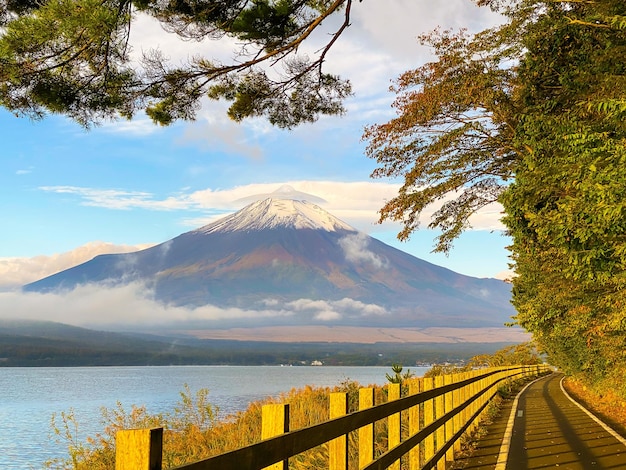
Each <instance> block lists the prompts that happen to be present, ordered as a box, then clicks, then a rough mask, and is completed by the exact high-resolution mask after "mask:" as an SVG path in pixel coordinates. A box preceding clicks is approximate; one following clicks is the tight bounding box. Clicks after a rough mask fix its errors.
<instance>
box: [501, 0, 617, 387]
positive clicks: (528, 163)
mask: <svg viewBox="0 0 626 470" xmlns="http://www.w3.org/2000/svg"><path fill="white" fill-rule="evenodd" d="M548 6H549V8H547V9H546V12H545V14H544V15H543V16H542V18H541V19H540V20H538V21H537V22H536V24H535V25H534V28H533V29H532V30H530V31H529V33H528V34H527V35H526V37H525V42H524V44H525V47H526V49H527V51H528V52H527V54H526V56H525V57H524V59H523V60H522V61H521V63H520V65H519V72H518V74H519V85H518V90H519V94H520V99H521V100H522V102H523V103H524V114H523V116H521V119H520V125H519V126H518V129H517V133H516V137H515V139H516V141H517V142H518V147H520V149H522V150H521V151H520V159H519V163H518V165H517V167H516V178H515V183H514V184H512V185H511V186H510V187H509V188H508V189H507V191H506V192H505V193H504V194H503V196H502V198H501V200H502V202H503V203H504V207H505V209H506V213H507V217H506V218H505V222H506V224H507V225H508V227H509V228H510V232H511V235H512V236H513V246H512V251H513V254H514V260H515V264H516V270H517V273H518V277H517V278H516V279H514V281H513V284H514V304H515V306H516V308H517V310H518V316H517V320H518V322H519V323H520V324H521V325H522V326H524V327H525V328H526V329H528V330H529V331H531V332H533V334H534V335H535V338H536V340H537V341H538V343H539V344H540V345H541V347H543V348H544V349H545V350H546V351H547V352H548V353H549V354H550V356H551V358H553V361H555V362H556V363H557V364H558V365H560V366H561V367H563V368H564V369H565V370H567V371H568V372H572V373H578V374H580V373H582V374H585V375H586V376H587V378H588V380H589V381H590V382H598V381H601V380H604V379H606V378H607V377H610V381H611V382H612V383H614V384H621V385H620V386H624V380H623V373H624V367H625V365H626V357H625V356H624V353H623V351H624V347H625V346H626V343H625V342H624V338H625V335H624V333H626V312H625V311H624V299H623V294H622V291H623V287H624V277H625V274H626V273H625V267H626V264H625V262H626V259H625V257H624V254H625V253H626V246H624V241H625V240H624V234H625V233H626V223H625V222H624V221H625V220H626V219H625V218H624V216H625V215H626V212H625V210H626V199H625V195H624V187H625V186H624V185H625V184H626V180H625V179H624V175H623V171H622V167H623V163H624V157H626V153H625V146H624V143H625V138H626V132H625V131H626V128H625V127H624V109H625V105H626V102H625V101H624V91H625V90H626V68H625V67H624V61H623V60H621V59H619V60H616V57H621V58H624V57H626V34H625V30H624V27H623V23H622V22H620V21H618V18H622V19H623V18H624V15H625V14H626V5H624V3H623V2H617V1H604V2H584V3H583V2H580V3H567V4H566V5H565V6H564V5H562V4H557V3H554V4H550V5H548ZM613 374H615V375H613ZM614 377H621V379H620V380H618V381H614V380H613V378H614ZM624 391H626V390H624Z"/></svg>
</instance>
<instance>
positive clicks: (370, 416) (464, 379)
mask: <svg viewBox="0 0 626 470" xmlns="http://www.w3.org/2000/svg"><path fill="white" fill-rule="evenodd" d="M549 371H550V369H549V368H548V366H545V365H536V366H515V367H499V368H491V369H480V370H475V371H471V372H464V373H458V374H451V375H445V376H438V377H435V378H434V379H433V378H420V379H411V380H408V381H407V382H408V389H409V393H408V396H405V397H400V385H399V384H389V385H388V396H387V399H388V401H387V402H386V403H382V404H379V405H374V390H373V389H372V388H363V389H360V390H359V411H356V412H353V413H349V414H348V413H347V410H348V406H347V403H348V396H347V393H343V392H341V393H331V394H330V410H329V418H330V419H329V420H328V421H325V422H323V423H320V424H316V425H314V426H310V427H307V428H303V429H298V430H294V431H289V405H288V404H272V405H266V406H265V407H264V409H263V419H262V438H263V440H262V441H260V442H258V443H256V444H253V445H250V446H247V447H244V448H241V449H237V450H233V451H231V452H226V453H224V454H221V455H217V456H214V457H211V458H208V459H205V460H202V461H199V462H196V463H192V464H187V465H183V466H180V467H177V469H179V470H216V469H218V470H261V469H271V470H286V469H287V462H288V459H289V458H290V457H293V456H295V455H298V454H300V453H302V452H305V451H307V450H309V449H312V448H314V447H317V446H319V445H322V444H326V443H328V455H329V458H328V469H329V470H346V469H347V468H348V440H347V435H348V433H350V432H353V431H356V432H357V433H358V446H359V449H358V468H359V469H362V470H374V469H386V468H389V469H392V470H398V469H399V468H400V458H404V459H406V461H407V462H408V464H407V466H408V468H409V469H410V470H418V469H419V470H428V469H435V468H436V469H438V470H440V469H441V470H443V469H445V466H446V462H450V461H452V460H453V458H454V453H455V452H456V451H458V450H459V448H460V438H461V436H462V435H463V434H464V433H465V432H467V431H468V430H469V431H471V430H473V429H474V428H475V427H476V426H477V425H478V422H479V419H480V417H481V414H482V413H483V411H484V410H485V408H486V407H487V405H488V404H489V402H490V400H491V399H492V398H493V397H494V396H495V395H496V393H497V391H498V388H499V387H500V386H501V385H502V384H503V382H505V381H511V380H516V379H521V378H531V377H535V376H539V375H542V374H544V373H547V372H549ZM402 412H405V413H406V415H407V416H408V429H409V431H408V436H407V437H406V438H405V439H404V440H402V441H401V429H400V427H401V419H400V416H401V413H402ZM383 419H386V420H387V429H388V435H387V441H388V447H389V448H388V450H387V451H386V452H385V453H383V454H382V455H379V456H378V457H376V458H375V456H374V423H376V422H377V421H380V420H383ZM162 436H163V431H162V429H160V428H157V429H138V430H123V431H119V432H118V434H117V437H116V467H115V468H116V470H161V455H162V444H161V443H162Z"/></svg>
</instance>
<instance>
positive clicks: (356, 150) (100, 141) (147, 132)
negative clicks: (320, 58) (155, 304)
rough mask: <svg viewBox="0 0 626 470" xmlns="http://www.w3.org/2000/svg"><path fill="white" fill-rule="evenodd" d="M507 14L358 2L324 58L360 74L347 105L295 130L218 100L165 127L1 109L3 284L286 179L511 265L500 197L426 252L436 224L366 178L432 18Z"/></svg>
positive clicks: (463, 3) (341, 206)
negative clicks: (391, 214) (410, 212)
mask: <svg viewBox="0 0 626 470" xmlns="http://www.w3.org/2000/svg"><path fill="white" fill-rule="evenodd" d="M497 20H498V18H497V17H496V16H495V15H493V14H492V13H491V12H489V11H488V10H485V9H478V8H476V7H474V6H473V4H472V3H471V2H470V1H469V0H451V1H448V2H430V1H426V0H423V1H415V0H397V1H394V2H379V3H374V2H363V3H359V4H355V6H354V15H353V21H352V26H351V27H350V28H349V30H348V33H347V34H346V35H345V36H344V37H342V38H341V39H340V41H339V42H338V44H337V47H336V48H335V49H333V52H332V53H331V57H329V60H328V66H329V69H330V70H331V71H337V72H338V73H341V74H342V75H343V76H346V77H348V78H350V79H351V81H352V83H353V87H354V91H355V96H354V97H353V98H352V99H350V100H349V101H348V102H347V107H348V113H347V115H346V116H344V117H332V118H322V119H320V120H319V121H318V122H317V123H314V124H310V125H305V126H302V127H299V128H297V129H295V130H294V131H283V130H279V129H276V128H272V127H271V126H269V125H268V124H267V123H266V122H264V121H263V120H261V119H254V120H251V121H247V122H244V123H242V124H236V123H233V122H230V121H229V120H228V119H227V118H226V116H225V107H224V105H223V104H221V103H214V102H207V103H205V105H204V106H203V108H202V109H201V111H200V112H199V114H198V119H197V120H196V121H195V122H190V123H189V122H186V123H176V124H174V125H172V126H170V127H167V128H163V127H156V126H154V125H152V124H151V123H150V122H149V121H148V120H147V119H146V118H145V117H143V116H138V117H137V118H136V119H135V120H133V121H132V122H127V121H122V122H117V123H103V125H101V126H99V127H96V128H93V129H91V130H89V131H87V130H84V129H83V128H81V127H80V126H78V125H77V124H75V123H73V122H71V121H69V120H67V119H65V118H64V117H61V116H49V117H47V118H45V119H44V120H42V121H37V122H32V121H30V120H28V119H25V118H16V117H15V116H13V115H12V114H10V113H8V112H6V111H4V110H0V126H1V127H0V128H1V129H2V135H3V137H4V138H3V145H2V147H1V148H0V165H1V167H0V191H1V197H0V213H1V214H2V219H3V221H4V223H3V224H2V230H1V231H0V233H1V235H0V291H3V290H4V291H8V290H12V289H15V288H17V287H19V286H20V285H22V284H24V283H27V282H31V281H34V280H36V279H38V278H40V277H43V276H46V275H48V274H51V273H53V272H56V271H59V270H62V269H66V268H68V267H70V266H72V265H74V264H78V263H80V262H83V261H86V260H87V259H90V258H91V257H93V256H95V255H96V254H99V253H101V252H115V251H132V250H136V249H137V248H140V247H145V246H146V245H147V244H153V243H159V242H162V241H165V240H168V239H170V238H173V237H175V236H177V235H179V234H180V233H183V232H185V231H188V230H192V229H194V228H197V227H199V226H201V225H203V224H205V223H208V222H210V221H212V220H215V218H217V217H219V216H222V215H224V214H227V213H230V212H232V211H234V210H237V209H239V208H241V207H240V206H237V205H236V204H234V203H233V202H234V201H235V200H236V199H239V198H241V197H245V196H250V195H253V194H258V193H264V192H271V191H273V190H275V189H278V187H280V186H281V185H283V184H290V185H291V186H293V187H294V188H295V189H297V190H300V191H304V192H308V193H311V194H315V195H316V196H319V197H322V198H324V199H325V200H327V201H328V203H327V204H324V205H322V206H323V207H324V208H325V209H326V210H328V211H330V212H331V213H333V214H334V215H335V216H337V217H339V218H341V219H343V220H344V221H346V222H348V223H350V224H351V225H353V226H355V227H357V228H359V229H360V230H363V231H365V232H367V233H369V234H370V235H372V236H374V237H376V238H378V239H380V240H382V241H384V242H386V243H389V244H391V245H394V246H396V247H398V248H400V249H402V250H404V251H406V252H408V253H411V254H413V255H415V256H418V257H420V258H422V259H425V260H427V261H430V262H432V263H435V264H438V265H441V266H445V267H448V268H450V269H453V270H455V271H457V272H460V273H463V274H468V275H472V276H477V277H495V276H501V274H502V272H504V271H506V270H507V268H508V254H507V251H506V249H505V247H506V245H507V244H508V243H509V240H508V239H507V238H506V237H504V236H503V235H502V233H501V231H500V230H499V229H500V228H501V226H500V225H499V222H498V218H499V208H498V207H497V206H494V207H491V208H489V210H488V211H485V212H484V213H482V214H479V215H478V216H477V217H476V218H475V219H474V220H473V225H474V229H473V230H471V231H468V232H467V233H466V234H465V235H463V236H462V237H461V238H460V239H459V240H458V241H457V243H456V245H455V248H454V249H453V250H452V252H451V253H450V254H449V256H445V255H442V254H432V253H430V252H431V250H432V246H433V238H434V236H435V235H436V234H435V233H433V232H432V231H430V230H426V229H425V228H424V229H423V230H420V231H418V232H416V233H415V234H414V235H413V236H412V237H411V240H410V241H409V242H404V243H401V242H398V241H397V240H396V238H395V235H396V233H397V232H398V230H399V226H398V225H393V224H385V225H382V226H379V225H376V224H375V221H376V220H377V214H376V211H377V210H378V209H379V208H380V207H381V206H382V205H383V203H384V201H385V200H386V199H389V198H390V197H393V195H394V194H395V191H397V188H398V181H391V180H372V179H371V178H370V176H369V175H370V173H371V172H372V170H373V169H374V168H375V162H373V161H371V160H369V159H368V158H367V157H366V156H365V154H364V148H365V143H364V142H362V141H361V135H362V133H363V128H364V126H366V125H369V124H375V123H381V122H385V121H386V120H388V119H389V118H390V117H392V115H393V114H392V110H391V108H390V103H391V102H392V100H393V97H394V96H393V94H391V93H389V92H388V91H387V89H388V86H389V84H390V81H391V80H392V79H393V78H395V77H396V76H397V75H398V74H399V73H401V72H402V71H404V70H406V69H409V68H411V67H416V66H419V65H420V64H422V63H424V62H425V61H427V60H428V59H429V58H430V56H429V51H428V50H427V49H425V48H423V47H421V46H419V45H418V44H417V41H416V40H415V36H417V34H420V33H421V32H425V31H428V30H430V29H432V28H434V27H436V26H442V27H444V28H445V27H455V28H458V27H467V28H469V29H470V30H472V31H476V30H478V29H482V28H484V27H487V26H490V25H493V24H494V23H495V22H496V21H497ZM133 34H134V35H135V36H134V41H135V44H136V46H135V47H136V48H137V49H138V50H140V49H142V48H145V47H147V46H146V45H147V44H151V45H153V44H155V43H158V44H159V46H160V47H161V48H163V49H165V50H166V51H168V53H169V55H170V56H171V57H172V58H173V59H176V58H177V57H179V56H180V57H183V56H185V55H188V54H189V49H190V48H191V49H193V48H194V47H198V46H193V45H191V46H190V45H189V44H188V43H185V44H180V43H177V42H174V41H171V40H170V39H167V38H165V39H164V38H163V35H162V34H161V33H160V31H159V30H158V28H156V27H155V26H154V25H151V24H149V23H148V22H147V21H145V20H141V19H140V21H138V23H137V25H136V28H135V30H134V33H133ZM158 41H161V42H158ZM216 47H217V46H216ZM219 47H221V48H225V47H226V46H225V45H224V44H221V45H219ZM222 52H223V51H222Z"/></svg>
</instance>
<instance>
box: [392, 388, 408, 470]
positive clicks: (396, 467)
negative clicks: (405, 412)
mask: <svg viewBox="0 0 626 470" xmlns="http://www.w3.org/2000/svg"><path fill="white" fill-rule="evenodd" d="M413 382H414V380H411V381H410V382H409V384H411V383H413ZM409 387H411V385H409ZM401 389H402V386H401V384H389V385H388V386H387V401H394V400H399V399H400V394H401V393H400V392H401ZM400 426H401V424H400V413H394V414H392V415H391V416H389V417H388V418H387V441H388V442H389V450H391V449H393V448H394V447H396V446H397V445H398V444H400ZM389 470H400V460H397V461H395V462H394V463H392V464H391V465H390V466H389Z"/></svg>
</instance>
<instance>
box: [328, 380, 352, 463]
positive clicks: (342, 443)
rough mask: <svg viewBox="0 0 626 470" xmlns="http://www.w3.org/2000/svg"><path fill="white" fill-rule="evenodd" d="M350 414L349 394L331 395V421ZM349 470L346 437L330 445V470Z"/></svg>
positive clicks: (331, 442)
mask: <svg viewBox="0 0 626 470" xmlns="http://www.w3.org/2000/svg"><path fill="white" fill-rule="evenodd" d="M346 414H348V394H347V393H345V392H334V393H331V394H330V419H333V418H339V417H341V416H344V415H346ZM347 468H348V437H347V436H346V435H344V436H340V437H338V438H336V439H333V440H332V441H330V442H329V443H328V469H329V470H347Z"/></svg>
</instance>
